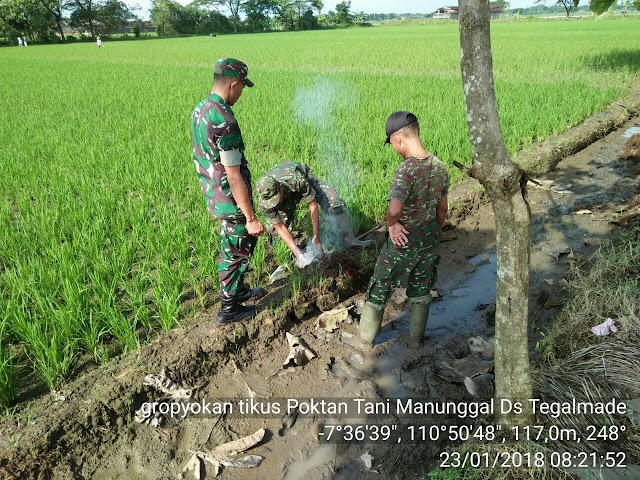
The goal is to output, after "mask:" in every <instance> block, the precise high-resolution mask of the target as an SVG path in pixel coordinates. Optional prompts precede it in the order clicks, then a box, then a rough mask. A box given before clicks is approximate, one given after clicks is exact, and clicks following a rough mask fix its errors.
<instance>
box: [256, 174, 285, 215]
mask: <svg viewBox="0 0 640 480" xmlns="http://www.w3.org/2000/svg"><path fill="white" fill-rule="evenodd" d="M278 187H279V184H278V182H276V180H275V179H274V178H273V177H269V176H265V177H262V178H261V179H260V180H258V183H256V192H257V194H258V205H260V208H261V209H262V210H271V209H272V208H275V207H276V206H277V205H278V203H279V202H280V189H279V188H278Z"/></svg>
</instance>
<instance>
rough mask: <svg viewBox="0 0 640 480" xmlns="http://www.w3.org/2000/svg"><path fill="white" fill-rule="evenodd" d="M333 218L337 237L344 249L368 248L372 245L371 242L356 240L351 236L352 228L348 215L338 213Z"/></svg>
mask: <svg viewBox="0 0 640 480" xmlns="http://www.w3.org/2000/svg"><path fill="white" fill-rule="evenodd" d="M335 218H336V228H337V230H338V235H339V237H340V240H341V241H342V244H343V245H344V246H345V247H368V246H369V245H371V244H372V243H373V240H358V239H357V238H356V236H355V235H354V234H353V226H352V225H351V218H349V214H348V213H346V212H342V213H339V214H338V215H336V217H335Z"/></svg>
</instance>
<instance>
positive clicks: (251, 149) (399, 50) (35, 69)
mask: <svg viewBox="0 0 640 480" xmlns="http://www.w3.org/2000/svg"><path fill="white" fill-rule="evenodd" d="M492 42H493V58H494V69H495V82H496V91H497V97H498V103H499V113H500V118H501V124H502V128H503V132H504V136H505V142H506V144H507V148H508V150H509V152H510V153H511V154H515V153H517V152H518V151H519V150H520V149H522V148H525V149H526V148H527V146H528V145H530V143H531V142H532V141H534V140H544V139H547V138H549V137H551V136H553V135H556V134H559V133H561V132H562V131H564V130H566V129H567V128H569V127H570V126H572V125H575V124H577V123H579V122H580V121H581V120H583V119H584V118H586V117H587V116H589V115H590V114H592V113H594V112H597V111H600V110H602V109H604V108H606V106H607V105H608V104H609V103H610V102H611V101H613V100H616V99H618V98H622V97H624V95H625V94H626V93H627V92H628V89H629V85H630V83H631V82H632V81H633V79H634V78H636V77H637V74H638V69H639V65H640V47H639V46H640V20H637V19H627V20H612V19H610V20H590V19H583V20H580V21H547V22H522V23H496V24H494V25H493V26H492ZM226 56H230V57H236V58H239V59H241V60H243V61H244V62H246V63H247V64H248V65H249V76H250V78H251V79H252V80H253V81H254V82H255V84H256V86H255V88H253V89H245V91H244V93H243V95H242V98H241V99H240V101H239V102H238V104H237V105H236V106H235V107H234V111H235V113H236V116H237V118H238V120H239V122H240V125H241V128H242V131H243V135H244V139H245V143H246V145H247V152H246V153H247V157H248V159H249V161H250V166H251V169H252V171H253V174H254V181H255V180H256V179H257V178H258V176H259V175H260V174H262V173H264V172H265V171H266V170H267V169H268V168H269V167H270V166H272V165H273V164H275V163H278V162H280V161H283V160H294V161H302V162H306V163H308V164H309V165H310V166H311V167H312V169H313V170H314V171H316V173H317V175H319V176H322V177H324V178H326V179H327V180H328V181H329V182H331V183H333V184H334V185H336V187H337V188H338V190H339V192H340V194H341V196H342V197H343V198H344V199H345V200H346V201H347V203H348V205H349V209H350V211H351V213H352V215H353V217H354V221H355V223H356V225H358V226H359V227H361V228H365V227H367V226H370V225H371V224H373V223H374V222H375V221H376V220H379V219H380V218H382V216H383V215H384V212H385V209H386V201H385V198H386V195H387V190H388V185H389V181H390V178H391V175H392V173H393V170H394V168H395V166H396V165H397V163H398V160H399V158H398V157H397V155H395V153H394V152H393V151H392V150H391V149H390V148H384V147H383V145H382V143H383V141H384V137H385V135H384V122H385V119H386V117H387V116H388V115H389V114H390V113H392V112H393V111H395V110H411V111H413V112H414V113H416V115H417V116H418V118H419V119H420V120H421V124H422V136H423V140H424V142H425V144H426V146H427V148H428V149H429V150H430V151H431V152H433V153H434V154H436V155H437V156H438V157H439V158H440V159H442V160H443V161H444V162H445V163H446V164H447V165H451V162H452V161H453V160H459V161H462V162H464V163H468V162H469V159H470V157H471V150H470V146H469V142H468V139H467V129H466V123H465V111H464V98H463V94H462V84H461V80H460V66H459V61H460V49H459V37H458V27H457V25H455V24H450V23H449V24H442V25H438V24H434V25H416V26H403V27H394V28H376V27H373V28H361V29H350V30H336V31H315V32H314V31H311V32H299V33H269V34H252V35H237V36H222V37H220V36H219V37H192V38H180V39H155V40H144V41H143V40H141V41H129V42H124V41H121V42H111V43H109V42H105V48H104V49H100V50H99V49H98V48H97V47H96V45H95V44H73V45H43V46H29V47H28V48H22V49H19V48H17V47H15V48H2V49H0V66H1V68H0V167H1V173H0V225H2V226H3V228H2V233H1V234H0V294H1V298H0V322H1V334H2V342H1V344H0V390H2V393H0V403H2V402H3V403H8V402H10V401H11V398H12V397H13V395H14V394H15V383H16V376H17V375H18V372H21V371H22V372H24V371H29V369H31V368H35V371H37V372H38V374H39V375H40V376H41V377H42V379H43V380H44V381H45V382H46V383H47V384H48V386H49V387H50V388H56V387H57V386H59V385H60V382H61V381H62V380H63V379H64V378H65V377H67V376H68V375H69V374H71V373H72V372H73V369H74V367H75V365H76V364H77V359H78V356H79V355H81V354H82V353H83V352H88V353H90V354H92V355H94V356H95V357H96V358H97V359H102V360H104V359H105V358H106V357H107V356H108V353H106V348H105V345H107V344H113V343H114V340H115V343H116V344H118V345H119V346H120V347H121V350H124V351H127V350H131V349H135V348H136V347H137V346H138V344H139V342H140V341H141V340H142V341H144V340H145V339H146V338H148V336H149V335H152V334H155V332H157V331H160V330H162V329H169V328H172V327H173V326H174V325H175V324H176V322H178V321H179V316H180V315H179V307H180V304H181V301H182V300H183V298H184V294H185V292H188V291H191V292H195V295H196V296H197V297H198V298H203V297H204V294H205V292H204V289H205V288H206V285H209V284H211V283H213V284H215V283H217V282H216V278H217V266H216V264H217V258H216V257H217V254H218V249H219V245H218V243H219V240H218V233H217V231H216V230H217V228H218V227H217V226H216V223H215V222H214V221H213V220H212V219H210V218H209V216H208V213H207V210H206V208H205V205H204V203H203V200H202V196H201V193H200V188H199V184H198V181H197V177H196V175H195V169H194V166H193V162H192V160H191V144H190V132H189V116H190V114H191V110H192V108H193V106H194V105H195V104H196V103H197V102H198V101H199V100H201V99H202V98H204V97H205V96H206V95H207V94H208V92H209V90H210V88H211V80H212V65H213V62H214V61H215V60H216V59H217V58H220V57H226ZM450 173H451V176H452V179H453V180H457V179H458V178H459V174H458V172H457V171H454V170H450ZM265 252H266V253H265ZM269 252H270V250H269V251H267V250H266V249H265V245H264V242H263V241H261V243H260V244H259V248H258V252H257V253H258V255H257V256H256V260H255V262H254V267H255V268H256V269H257V271H258V273H257V276H258V277H260V278H259V280H262V281H264V279H265V275H264V272H263V270H262V267H263V265H264V256H265V254H269ZM141 332H143V333H142V334H141ZM141 337H144V338H141ZM20 369H23V370H20ZM25 369H26V370H25ZM12 382H13V383H12ZM12 384H13V385H14V387H12Z"/></svg>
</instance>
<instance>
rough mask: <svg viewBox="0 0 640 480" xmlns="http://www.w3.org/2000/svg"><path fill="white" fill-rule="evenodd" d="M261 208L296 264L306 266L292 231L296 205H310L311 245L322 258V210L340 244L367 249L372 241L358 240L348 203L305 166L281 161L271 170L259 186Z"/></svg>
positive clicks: (271, 227)
mask: <svg viewBox="0 0 640 480" xmlns="http://www.w3.org/2000/svg"><path fill="white" fill-rule="evenodd" d="M256 192H257V194H258V205H259V207H260V210H261V211H262V213H264V215H265V216H266V217H267V221H268V222H269V231H270V232H273V231H274V230H275V232H276V233H277V234H278V235H279V236H280V238H282V240H283V241H284V243H286V244H287V246H288V247H289V249H290V250H291V251H292V252H293V254H294V255H295V256H296V265H298V266H299V267H304V266H305V259H304V258H303V256H302V252H301V250H300V248H299V247H298V246H297V245H296V242H295V241H294V239H293V236H292V235H291V232H290V231H289V228H291V224H292V223H293V217H294V214H295V211H296V206H297V205H298V203H300V202H301V201H302V200H304V201H305V202H306V203H307V204H308V205H309V210H310V212H311V226H312V227H313V237H312V239H311V243H312V244H313V245H314V246H315V248H316V250H317V253H318V254H319V255H324V249H323V247H322V243H321V242H320V211H319V208H318V207H320V209H322V211H323V213H324V214H325V215H327V217H328V220H329V221H330V222H331V223H333V224H334V225H335V229H336V230H337V232H336V233H337V234H338V236H339V238H340V241H341V242H342V244H343V245H344V246H367V245H370V244H371V242H362V241H360V240H358V239H357V238H355V236H354V234H353V228H352V226H351V219H350V218H349V213H348V212H347V207H346V205H345V203H344V202H343V201H342V200H341V199H340V197H338V192H336V189H335V188H333V187H332V186H331V185H329V184H327V183H326V182H324V181H323V180H320V179H319V178H316V177H315V176H314V175H313V173H312V172H311V169H310V168H309V167H308V166H307V165H305V164H304V163H295V162H282V163H279V164H278V165H276V166H274V167H272V168H271V169H270V170H269V171H268V172H267V173H266V175H264V176H263V177H262V178H260V180H258V182H257V183H256Z"/></svg>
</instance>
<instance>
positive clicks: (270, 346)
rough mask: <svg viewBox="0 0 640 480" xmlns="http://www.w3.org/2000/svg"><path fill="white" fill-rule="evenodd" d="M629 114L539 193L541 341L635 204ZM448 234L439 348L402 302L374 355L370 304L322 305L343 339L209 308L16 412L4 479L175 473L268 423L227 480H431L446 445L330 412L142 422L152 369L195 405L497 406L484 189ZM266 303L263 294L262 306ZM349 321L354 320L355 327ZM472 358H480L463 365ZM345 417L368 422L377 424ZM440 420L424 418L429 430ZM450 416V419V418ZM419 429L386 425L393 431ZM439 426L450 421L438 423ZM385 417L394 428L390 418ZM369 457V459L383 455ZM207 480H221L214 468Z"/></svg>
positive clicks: (536, 261) (438, 304)
mask: <svg viewBox="0 0 640 480" xmlns="http://www.w3.org/2000/svg"><path fill="white" fill-rule="evenodd" d="M638 125H640V121H639V120H638V119H637V118H636V119H632V120H631V121H629V122H627V124H626V125H624V126H623V127H622V128H621V129H619V130H617V131H615V132H613V133H611V134H609V135H608V136H607V137H605V138H604V139H602V140H600V141H598V142H596V143H594V144H593V145H591V146H590V147H588V148H586V149H585V150H583V151H582V152H580V153H578V154H576V155H574V156H572V157H570V158H567V159H565V160H564V161H562V162H561V163H560V164H559V165H558V167H557V168H556V170H555V171H553V172H552V173H550V174H548V175H545V176H542V177H538V178H537V180H538V181H539V182H540V183H542V185H543V187H542V188H539V187H534V186H532V185H531V184H530V188H529V201H530V204H531V210H532V256H531V291H530V299H531V301H530V332H531V344H532V351H533V345H535V341H536V339H537V336H538V332H539V331H540V328H542V327H543V326H544V325H545V324H546V323H547V322H548V321H549V320H550V319H551V318H552V317H553V316H554V315H555V314H557V312H558V311H559V308H560V305H561V302H562V297H561V290H560V288H559V284H560V281H561V278H562V276H563V275H564V274H565V273H566V271H567V268H568V264H569V263H570V262H572V261H575V260H576V259H579V258H586V257H588V256H589V255H591V254H592V253H593V252H595V251H596V249H597V248H598V247H599V245H600V244H601V243H602V242H604V241H606V240H607V239H608V238H609V236H610V234H611V231H612V229H613V228H615V226H614V225H613V224H612V223H611V221H612V220H615V217H616V213H617V212H618V211H619V209H620V208H621V206H623V205H624V204H625V203H626V202H627V201H628V200H629V199H631V198H632V197H633V196H634V195H636V194H638V192H639V191H640V188H639V177H638V174H640V170H639V168H638V165H637V164H634V163H633V161H621V160H619V153H620V151H621V149H622V147H623V145H624V143H625V142H626V138H625V137H624V134H625V132H626V131H628V129H630V128H632V127H637V126H638ZM450 198H451V204H452V206H453V208H452V215H451V217H450V220H449V222H450V226H449V227H448V228H447V229H446V231H445V232H444V236H443V237H444V238H443V243H442V246H441V253H442V262H441V265H440V270H439V279H440V280H439V283H438V285H437V289H438V290H439V291H440V292H441V293H442V294H443V298H442V299H440V300H437V301H435V302H434V303H433V304H432V308H431V315H430V319H429V323H428V325H427V330H426V335H427V337H428V340H427V341H426V342H425V343H424V345H423V346H422V347H421V348H419V349H417V350H409V349H407V348H406V346H405V343H404V341H403V335H404V334H405V333H406V332H407V330H408V317H407V314H406V313H405V310H404V304H403V294H402V292H397V294H396V295H395V296H394V298H393V299H392V301H391V302H390V303H389V305H388V307H387V311H386V314H385V321H384V327H383V329H382V331H381V333H380V334H379V335H378V337H377V338H376V341H375V346H374V348H373V350H368V349H366V348H363V347H362V345H361V344H360V343H359V341H358V334H357V323H356V320H357V318H358V307H359V305H360V304H361V301H362V294H361V293H359V294H356V295H355V296H348V295H347V293H346V292H350V291H351V292H352V291H353V286H351V287H350V288H346V287H345V288H340V289H339V290H340V291H341V295H342V298H340V299H339V300H342V303H340V304H338V303H337V300H338V299H336V301H335V302H333V303H332V302H329V303H330V304H329V305H325V308H324V309H328V308H332V307H336V308H340V307H348V308H349V309H348V313H349V317H350V319H349V320H347V321H344V322H342V323H341V324H340V325H339V326H338V328H337V329H336V330H335V331H334V332H327V331H325V330H322V329H319V328H316V320H317V314H318V311H317V310H315V311H311V312H309V313H306V314H305V313H304V312H303V313H302V314H298V315H297V316H296V314H295V313H294V312H293V311H277V312H276V313H273V314H272V313H269V312H268V311H263V312H262V313H261V314H260V315H258V317H257V318H256V319H254V320H252V321H251V322H248V323H247V324H246V325H233V326H227V327H223V328H216V327H215V326H214V324H213V322H212V320H211V319H212V318H213V316H212V315H213V313H214V312H213V311H208V312H203V313H202V314H201V315H200V316H199V318H197V319H195V320H194V321H192V322H190V323H189V324H188V325H187V327H185V328H184V329H179V330H175V331H172V332H170V333H169V334H167V335H165V336H163V337H162V338H160V339H159V340H157V341H156V342H154V343H153V344H151V345H149V346H147V347H145V348H143V349H141V351H140V352H136V353H134V354H131V355H128V356H126V357H125V358H121V359H115V360H114V361H112V362H111V363H109V364H108V365H107V366H106V367H105V368H101V369H98V370H96V371H93V372H90V373H87V374H85V375H83V376H81V377H80V378H78V379H77V380H75V381H73V382H70V383H69V384H68V385H67V386H66V388H65V390H64V392H62V393H63V394H64V398H62V397H57V398H54V396H52V395H49V394H48V395H45V396H44V397H42V398H39V399H37V400H35V401H33V402H32V403H31V404H30V405H29V406H28V407H27V408H26V409H25V410H23V411H22V412H21V413H20V414H18V415H15V416H13V417H6V418H4V419H3V420H2V422H1V423H0V478H3V479H11V478H53V479H70V478H94V479H99V480H106V479H150V480H151V479H154V480H155V479H175V478H180V473H181V471H182V469H183V467H184V466H185V465H186V464H187V462H188V461H189V459H190V458H191V457H192V455H193V452H194V451H201V450H203V449H210V448H213V447H215V446H216V445H221V444H224V443H226V442H228V441H231V440H235V439H237V438H238V437H243V436H245V435H249V434H252V433H254V432H256V431H258V430H259V429H260V428H265V429H266V434H265V437H264V439H263V440H262V441H261V442H260V443H259V444H258V445H257V446H256V447H254V448H252V449H251V450H250V451H249V452H248V453H250V454H253V455H260V456H262V457H263V460H262V463H261V464H260V466H259V467H257V468H255V469H242V468H224V469H223V470H222V473H221V477H220V478H226V479H238V480H241V479H258V478H261V479H262V478H265V479H281V478H282V479H287V480H295V479H301V478H304V479H305V480H313V479H329V478H333V479H340V478H344V479H360V478H384V479H395V478H397V479H404V478H416V475H424V474H426V472H427V471H429V470H430V469H431V468H433V467H434V466H435V465H436V461H437V456H438V454H439V452H440V451H442V445H439V444H436V443H432V442H424V443H400V444H397V443H395V444H392V443H390V442H380V443H376V444H365V443H361V442H349V443H345V444H337V445H336V444H324V443H321V442H319V440H318V431H319V429H321V428H322V425H323V424H324V423H325V422H327V418H325V417H324V416H323V415H302V414H298V415H284V414H282V412H280V413H279V414H268V415H267V414H259V415H240V414H238V413H237V411H236V412H234V413H233V414H228V415H218V414H210V415H206V416H202V415H200V416H196V415H192V416H188V417H187V418H185V419H167V418H162V419H161V418H158V421H160V422H161V426H160V427H157V428H154V427H152V426H150V425H147V424H140V423H137V422H135V421H134V415H135V411H136V410H137V409H139V408H140V407H141V405H142V404H143V403H144V402H150V401H154V400H158V399H160V398H162V395H161V394H160V393H159V392H158V391H157V390H156V389H154V388H152V387H149V386H143V379H144V377H145V375H147V374H150V373H151V374H155V373H158V372H159V371H160V370H161V369H162V368H169V369H171V371H172V372H173V373H174V375H175V381H176V382H177V383H178V384H181V385H182V386H187V387H195V388H194V390H193V391H192V392H191V400H192V401H200V400H203V399H204V400H207V401H212V402H215V401H216V400H225V399H233V398H236V399H238V398H248V397H249V389H251V391H253V392H254V393H255V394H256V396H257V397H266V398H269V399H272V400H274V399H283V401H284V402H286V400H287V399H307V400H308V399H310V398H311V397H313V398H316V399H334V400H337V399H342V398H368V399H371V400H374V401H377V402H380V403H384V402H385V401H386V400H387V399H394V398H401V399H402V398H417V399H428V400H431V401H446V400H455V401H461V400H465V399H468V400H472V399H473V397H472V396H471V395H470V394H469V392H468V390H467V388H466V387H465V386H464V384H463V381H464V377H465V376H474V375H479V374H482V375H479V377H478V378H479V379H481V380H482V381H481V382H478V384H479V386H480V391H479V393H478V395H479V396H480V397H481V398H488V397H490V396H491V375H490V368H491V360H490V358H487V357H485V358H484V359H483V358H479V357H475V356H473V355H470V352H469V347H468V343H467V340H468V338H470V337H472V336H481V337H483V338H484V339H485V340H487V339H489V338H490V337H491V336H492V330H493V312H494V306H493V305H494V302H495V275H496V267H495V248H494V241H495V240H494V224H493V215H492V213H491V208H490V205H488V203H487V200H486V196H485V195H483V193H482V192H481V191H480V189H479V188H478V187H477V185H476V184H475V181H471V180H468V181H465V182H463V183H462V184H460V185H458V186H456V187H455V188H454V189H452V192H451V195H450ZM266 301H267V300H264V302H266ZM351 319H354V321H353V323H350V321H351ZM285 331H287V332H290V333H292V334H294V335H297V336H299V337H300V338H302V339H304V341H305V342H306V343H307V344H308V346H309V348H310V350H312V351H313V352H314V354H315V358H313V359H312V360H310V361H309V362H308V363H307V364H306V365H304V366H298V367H292V368H288V369H283V368H282V362H283V361H284V360H285V358H286V356H287V353H288V351H289V345H288V343H287V340H286V338H285ZM464 359H467V360H468V359H471V361H464ZM334 420H335V421H336V422H338V423H339V422H342V423H352V424H358V423H359V424H366V423H367V421H368V422H369V423H371V422H372V421H374V420H372V419H371V418H369V419H368V420H365V419H363V418H359V419H351V420H345V419H344V418H336V419H334ZM432 420H433V419H430V418H428V417H422V418H421V420H420V422H422V423H423V424H429V423H433V421H432ZM445 420H446V419H445ZM408 421H410V422H413V423H414V424H416V421H417V420H416V419H406V418H405V419H403V418H395V419H391V420H390V419H389V417H386V419H385V420H384V422H386V423H388V424H391V423H394V422H396V423H402V422H405V423H406V422H408ZM438 421H439V422H440V423H441V422H442V421H443V419H439V420H438ZM384 422H383V423H384ZM372 457H373V458H372ZM207 473H208V476H207V478H213V469H212V468H211V466H209V468H208V469H207Z"/></svg>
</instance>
